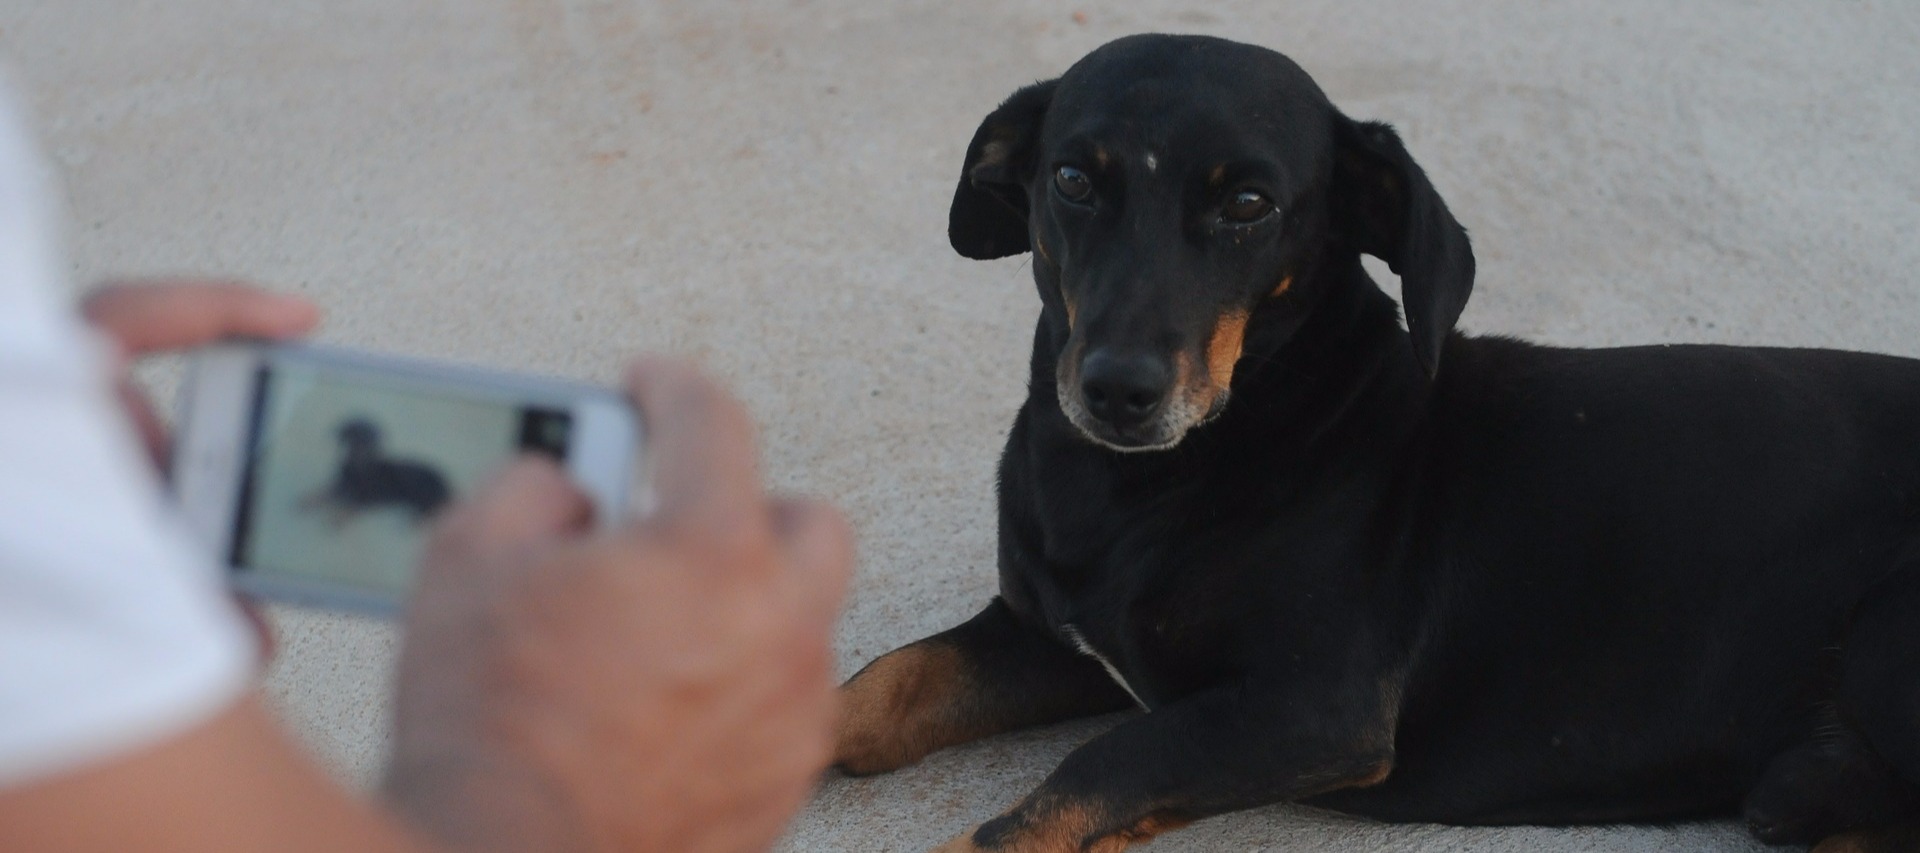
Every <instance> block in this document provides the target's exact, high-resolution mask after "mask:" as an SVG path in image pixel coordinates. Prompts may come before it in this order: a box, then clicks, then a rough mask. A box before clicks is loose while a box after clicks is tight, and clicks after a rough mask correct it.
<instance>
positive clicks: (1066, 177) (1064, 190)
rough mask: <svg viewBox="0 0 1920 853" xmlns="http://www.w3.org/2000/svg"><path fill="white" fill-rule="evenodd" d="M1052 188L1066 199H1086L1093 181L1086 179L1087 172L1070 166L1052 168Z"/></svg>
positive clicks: (1091, 191) (1091, 192)
mask: <svg viewBox="0 0 1920 853" xmlns="http://www.w3.org/2000/svg"><path fill="white" fill-rule="evenodd" d="M1053 188H1054V189H1056V190H1059V191H1060V197H1061V198H1064V199H1066V200H1067V201H1086V200H1087V196H1090V195H1092V194H1093V182H1092V181H1090V180H1087V173H1085V172H1082V171H1080V170H1079V169H1075V168H1074V167H1072V166H1061V167H1060V168H1058V169H1055V170H1053Z"/></svg>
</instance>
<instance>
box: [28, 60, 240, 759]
mask: <svg viewBox="0 0 1920 853" xmlns="http://www.w3.org/2000/svg"><path fill="white" fill-rule="evenodd" d="M3 82H4V81H0V83H3ZM18 116H19V113H18V112H17V111H16V110H15V108H14V104H13V102H12V101H11V99H10V98H9V97H8V93H7V92H6V90H5V87H4V85H0V788H5V787H8V786H13V785H19V784H23V783H29V782H33V781H36V780H39V779H44V778H46V777H48V776H51V775H54V774H59V773H63V772H66V771H70V770H74V769H78V768H80V767H83V766H85V765H87V764H89V763H93V762H97V761H102V760H106V759H109V758H112V757H114V756H116V755H118V754H121V753H123V752H126V751H128V750H132V749H137V748H139V747H142V746H146V745H149V744H153V743H157V742H159V741H162V740H164V739H166V738H168V737H170V736H173V735H177V734H180V733H183V732H185V731H186V730H187V729H189V728H191V727H193V726H194V725H196V724H198V723H201V722H204V721H205V720H207V719H209V718H211V717H212V716H213V715H214V714H215V713H217V712H219V711H221V710H223V709H225V708H226V707H228V706H230V705H231V704H232V703H233V702H235V701H236V700H237V699H238V698H239V697H240V696H241V694H242V693H243V692H244V691H245V690H246V689H247V685H248V682H249V681H250V679H251V673H252V670H253V666H254V660H255V658H256V655H257V652H256V651H255V649H254V647H253V642H252V638H251V635H250V634H249V632H248V631H247V629H246V626H245V624H244V623H243V621H242V620H241V618H240V617H239V616H238V614H237V613H236V612H235V610H234V608H233V607H232V605H231V603H230V602H229V601H228V600H227V598H226V592H225V589H224V586H223V583H222V580H221V578H220V576H219V572H218V571H217V570H216V568H215V567H214V566H213V564H212V561H211V560H210V559H209V558H207V557H204V556H202V555H201V554H200V553H199V552H198V550H197V549H196V548H195V547H194V546H193V544H192V540H191V539H190V538H189V537H188V535H187V534H186V533H185V529H184V527H183V526H182V525H181V524H180V523H179V521H178V520H177V519H176V518H175V517H173V515H172V513H171V511H170V508H169V507H168V505H167V504H166V502H165V500H164V499H163V498H162V495H161V490H160V486H159V483H158V480H157V478H156V477H155V475H154V473H153V472H152V470H151V468H150V466H149V465H148V464H147V463H146V461H145V458H144V456H143V454H142V452H141V451H140V449H139V446H138V443H137V442H136V440H135V437H134V433H133V430H132V428H131V426H130V425H129V424H128V423H127V422H126V421H125V419H124V417H123V416H122V414H121V411H120V409H119V407H118V404H117V402H116V401H115V399H114V398H113V392H112V387H111V382H110V379H109V377H108V375H107V372H106V369H107V365H106V359H105V358H104V357H103V351H104V350H105V347H104V346H103V345H102V342H99V341H96V340H95V339H93V338H91V337H90V336H89V332H88V330H87V329H86V328H85V326H83V325H82V324H81V323H80V322H79V321H78V320H77V318H76V316H75V314H74V312H73V311H72V309H71V307H70V305H69V304H68V301H67V300H68V298H67V296H66V295H65V292H64V288H62V287H61V279H60V276H61V275H62V273H63V270H62V267H61V260H60V256H59V255H60V252H59V247H58V245H57V244H56V242H55V239H54V237H55V234H54V227H53V223H52V221H53V216H52V212H51V210H50V200H51V196H50V193H49V192H48V190H49V186H50V183H51V182H50V180H49V175H48V173H47V172H46V169H45V167H44V165H43V163H42V161H41V160H40V159H39V158H38V156H37V152H36V151H35V150H34V148H33V147H32V145H31V144H30V143H29V141H28V139H27V137H26V135H25V134H24V133H23V131H22V127H21V124H20V121H19V118H18Z"/></svg>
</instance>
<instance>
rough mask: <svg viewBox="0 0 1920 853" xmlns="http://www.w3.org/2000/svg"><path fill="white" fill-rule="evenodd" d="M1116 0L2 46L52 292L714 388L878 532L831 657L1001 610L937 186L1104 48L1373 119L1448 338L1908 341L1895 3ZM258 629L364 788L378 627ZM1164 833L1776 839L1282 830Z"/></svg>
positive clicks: (828, 825) (903, 841) (987, 305)
mask: <svg viewBox="0 0 1920 853" xmlns="http://www.w3.org/2000/svg"><path fill="white" fill-rule="evenodd" d="M1126 5H1127V8H1126V10H1125V11H1120V10H1118V9H1098V8H1094V7H1092V6H1091V5H1089V6H1088V7H1086V8H1085V10H1084V13H1083V14H1081V15H1076V14H1074V12H1075V9H1074V8H1073V7H1071V6H1053V5H1050V4H1043V3H1021V2H1005V1H1003V0H982V2H973V3H967V4H955V3H942V2H924V1H920V2H895V3H884V4H882V3H857V2H849V0H811V1H810V0H792V2H778V3H776V2H728V3H702V4H695V3H690V2H689V3H672V2H652V3H648V2H610V1H608V2H600V1H599V0H520V2H462V3H451V2H428V0H334V1H333V2H290V1H289V0H277V1H276V2H265V1H264V0H262V2H253V3H244V2H238V0H226V2H222V1H221V0H171V2H165V3H162V2H134V0H61V2H58V3H53V2H45V0H0V56H4V57H6V58H7V59H8V60H10V61H11V62H12V63H13V64H14V65H15V67H16V71H17V76H18V78H19V82H20V83H21V84H23V85H24V86H26V87H27V88H28V89H30V90H31V93H32V95H33V96H34V99H35V102H36V104H37V110H38V119H39V125H40V128H41V130H42V132H43V134H44V138H45V140H46V143H47V147H48V149H49V151H50V152H51V153H52V155H53V156H54V158H55V159H56V161H57V165H58V166H59V168H60V169H61V170H62V172H63V174H64V177H65V181H66V186H67V188H68V194H67V200H68V203H69V205H70V208H71V214H72V223H73V228H72V237H73V249H74V253H75V258H76V262H75V265H74V274H75V278H76V280H77V281H81V282H85V281H90V280H94V279H97V278H100V277H103V276H108V275H112V274H116V273H135V272H137V273H151V272H170V271H211V272H220V273H230V274H238V275H244V276H248V277H252V278H255V279H258V280H260V281H264V282H270V283H273V284H275V285H278V286H281V287H285V288H288V289H292V290H298V291H301V292H304V293H307V294H309V295H311V296H313V297H314V298H316V299H318V300H319V301H320V302H321V303H323V304H324V305H325V306H327V308H328V310H329V312H330V321H329V324H328V326H327V329H326V331H325V332H324V334H323V336H322V337H323V338H325V339H327V340H330V341H335V342H339V343H346V344H353V345H359V346H368V347H377V348H381V349H386V350H393V351H398V352H406V353H413V354H419V355H427V356H437V357H444V358H455V359H463V360H469V361H475V362H481V363H486V364H493V365H501V366H508V367H515V368H525V369H533V370H540V371H547V372H552V373H558V374H565V375H569V376H577V377H590V378H601V379H605V378H610V377H612V376H614V375H615V371H616V369H617V366H618V365H619V364H620V363H621V361H622V360H623V359H624V358H625V357H626V356H627V355H628V354H630V353H633V352H636V351H639V350H670V351H675V352H680V353H685V354H688V355H691V356H694V357H696V358H698V359H700V360H702V361H703V362H705V363H706V364H707V365H708V366H709V367H710V368H711V369H713V370H714V371H716V372H718V373H719V374H721V375H723V376H725V377H728V378H729V379H730V380H731V381H732V382H733V383H734V384H735V386H736V387H737V388H738V389H739V391H740V393H741V394H743V395H744V396H745V397H746V399H747V400H748V401H749V402H750V404H751V406H752V408H753V410H754V412H755V413H756V414H757V415H758V416H759V417H760V418H761V419H762V420H763V422H764V424H765V432H764V439H765V442H766V445H767V456H768V467H769V470H770V472H771V476H772V478H773V480H774V482H775V483H777V484H778V485H779V486H780V487H782V488H786V489H791V490H795V491H803V492H811V493H816V494H822V495H828V496H831V497H832V498H834V499H835V500H837V501H838V502H840V504H841V505H843V506H844V507H845V508H846V509H847V510H848V512H849V513H850V514H851V516H852V518H853V519H854V521H855V522H856V524H857V525H858V527H859V530H860V533H861V542H862V561H861V568H860V574H859V578H858V581H857V586H856V588H855V591H854V593H853V597H852V599H851V601H850V603H849V606H848V610H847V615H846V618H845V622H844V626H843V629H842V631H841V634H840V639H839V648H840V652H841V655H842V664H843V666H844V667H845V668H846V669H847V670H848V671H851V670H852V668H854V667H855V666H857V665H858V664H860V663H861V662H864V661H866V660H868V659H869V658H871V657H873V656H874V655H876V654H878V653H880V652H883V651H885V650H887V649H889V648H892V647H893V646H895V645H898V644H900V643H902V642H905V641H909V640H912V639H915V638H918V637H920V636H923V635H925V634H927V633H929V632H932V631H934V630H937V629H940V628H943V627H946V626H948V625H950V624H952V623H954V622H956V621H958V620H960V619H961V618H963V617H965V616H967V615H969V614H971V613H972V612H973V611H974V610H975V609H976V608H977V607H978V606H979V605H981V604H982V603H983V602H984V601H985V600H986V599H987V597H988V596H989V595H991V593H992V590H993V572H992V555H993V545H992V543H993V522H992V485H991V484H992V471H993V462H994V459H995V458H996V454H997V452H998V450H999V446H1000V442H1001V439H1002V436H1003V430H1004V429H1005V428H1006V426H1007V424H1008V423H1009V419H1010V417H1011V413H1012V411H1013V409H1014V406H1015V405H1016V404H1017V403H1018V401H1019V400H1020V398H1021V396H1022V385H1023V381H1024V362H1025V358H1026V352H1025V347H1026V344H1027V341H1028V334H1029V330H1030V325H1029V324H1030V323H1031V322H1032V317H1033V315H1034V313H1035V310H1036V306H1037V301H1036V299H1035V297H1034V295H1033V292H1032V289H1031V285H1030V284H1029V283H1028V281H1027V279H1026V274H1025V272H1024V268H1023V263H1024V262H1023V260H1021V259H1008V260H1004V261H999V262H994V263H987V264H974V263H970V262H966V261H963V260H961V259H959V258H957V257H955V256H954V255H953V254H952V252H951V251H950V250H949V249H948V248H947V246H946V240H945V236H944V230H945V212H946V205H947V201H948V198H949V194H950V192H951V190H952V181H953V179H954V176H955V175H956V174H957V172H958V168H959V162H960V156H961V153H962V150H963V148H964V145H965V143H966V141H967V139H968V137H969V135H970V134H971V132H972V131H973V128H974V126H975V124H976V123H977V122H978V121H979V119H980V118H981V117H982V116H983V115H984V114H985V112H986V111H987V110H988V109H990V108H991V107H992V106H993V105H994V104H995V103H996V102H997V101H998V100H999V99H1000V98H1001V97H1003V96H1004V95H1006V94H1007V93H1008V92H1010V91H1011V90H1012V89H1014V88H1015V87H1016V86H1018V85H1021V84H1023V83H1026V82H1030V81H1032V80H1035V79H1038V78H1042V77H1047V76H1051V75H1054V74H1056V73H1058V72H1059V71H1060V70H1061V69H1063V68H1064V67H1065V66H1066V65H1067V64H1069V63H1070V62H1071V61H1072V60H1074V59H1075V58H1077V57H1078V56H1080V55H1081V54H1082V53H1084V52H1085V51H1087V50H1088V49H1090V48H1092V47H1094V46H1095V45H1098V44H1100V43H1101V42H1103V41H1106V40H1107V39H1109V38H1112V37H1114V36H1118V35H1121V34H1125V33H1132V32H1138V31H1146V30H1169V31H1197V32H1209V33H1217V34H1223V35H1229V36H1233V37H1237V38H1240V39H1243V40H1250V41H1256V42H1259V43H1262V44H1266V45H1269V46H1272V47H1275V48H1278V49H1280V50H1282V51H1285V52H1287V53H1289V54H1290V55H1292V56H1293V57H1294V58H1296V59H1297V60H1299V61H1300V63H1301V64H1302V65H1304V66H1305V67H1306V68H1307V69H1308V70H1309V71H1310V72H1312V73H1313V74H1314V75H1315V76H1316V77H1317V78H1318V79H1319V80H1320V82H1321V83H1322V85H1323V86H1324V87H1325V88H1326V89H1327V91H1328V92H1329V93H1330V94H1331V95H1332V96H1333V97H1334V99H1335V100H1336V102H1337V103H1339V104H1340V105H1341V106H1342V107H1343V108H1344V109H1345V110H1346V111H1347V112H1348V113H1350V114H1352V115H1355V116H1359V117H1370V118H1382V119H1386V120H1389V121H1392V122H1394V123H1395V124H1397V125H1398V126H1399V127H1400V128H1401V130H1402V132H1403V134H1404V135H1405V136H1406V137H1407V139H1408V141H1409V144H1410V146H1411V148H1412V150H1413V151H1414V153H1415V155H1416V156H1417V157H1418V159H1419V160H1420V162H1421V163H1423V164H1424V165H1425V167H1426V169H1427V171H1428V173H1429V174H1430V175H1431V176H1432V177H1433V179H1434V182H1435V184H1436V185H1437V186H1438V187H1439V188H1440V190H1441V192H1442V193H1443V194H1444V195H1445V196H1446V198H1447V200H1448V202H1449V203H1450V205H1451V206H1452V208H1453V210H1454V211H1455V212H1456V214H1457V215H1458V216H1459V218H1460V219H1461V221H1463V222H1464V223H1466V224H1467V226H1468V227H1469V228H1471V229H1472V230H1473V232H1474V243H1475V247H1476V248H1477V249H1478V251H1479V257H1480V276H1479V286H1478V288H1477V290H1476V295H1475V300H1474V303H1473V305H1472V306H1471V307H1470V308H1469V310H1468V311H1467V314H1466V317H1465V320H1464V323H1465V325H1466V326H1467V327H1468V328H1469V329H1472V330H1477V331H1483V332H1499V333H1503V334H1515V335H1522V336H1527V337H1532V338H1536V339H1540V340H1545V341H1550V342H1554V343H1560V344H1577V345H1602V344H1616V343H1629V342H1633V343H1639V342H1654V341H1724V342H1744V343H1775V344H1781V343H1784V344H1796V345H1829V346H1842V347H1850V348H1858V349H1871V350H1880V351H1886V352H1895V353H1902V354H1906V355H1920V280H1916V273H1915V272H1914V270H1915V269H1916V268H1920V242H1917V241H1916V240H1915V239H1914V235H1915V234H1916V233H1920V87H1916V86H1915V82H1916V81H1920V51H1916V50H1915V49H1914V46H1915V45H1916V44H1920V6H1916V5H1914V4H1909V3H1901V2H1897V0H1877V2H1846V3H1783V2H1755V0H1711V2H1709V0H1698V2H1690V3H1687V4H1674V3H1667V2H1657V0H1621V1H1620V2H1605V3H1600V2H1594V3H1584V4H1542V3H1538V2H1533V0H1454V2H1430V3H1420V4H1412V3H1405V4H1390V3H1373V2H1351V0H1290V2H1286V3H1273V2H1263V0H1236V1H1235V2H1218V3H1203V2H1200V0H1183V2H1172V1H1171V0H1151V2H1139V3H1131V4H1126ZM161 378H162V381H163V382H164V379H165V374H164V371H163V372H162V374H161ZM280 625H281V628H282V631H283V636H284V643H285V644H284V650H283V652H282V655H281V657H280V660H279V662H278V663H277V664H276V666H275V669H274V671H273V673H272V675H271V678H270V686H271V689H272V692H273V695H274V696H275V697H276V698H277V699H278V701H279V703H280V705H281V708H282V709H283V711H284V713H285V715H286V717H287V720H288V721H289V723H290V724H291V725H292V726H293V727H294V728H295V729H296V730H298V731H299V732H300V734H301V735H302V736H303V737H304V738H305V739H306V740H307V742H308V743H310V744H311V745H312V747H313V748H314V749H315V750H316V751H317V752H318V753H319V754H320V755H321V756H322V757H323V758H324V759H325V760H326V761H327V762H328V763H329V764H330V765H331V766H333V767H335V768H337V769H338V771H339V772H340V773H341V774H342V775H343V776H345V777H346V778H349V779H353V780H360V781H364V780H366V779H369V778H371V777H372V775H373V774H374V773H375V772H376V770H377V767H378V765H379V762H380V761H381V757H382V754H383V748H384V741H385V734H384V728H383V720H384V715H385V713H386V703H385V699H384V697H385V695H386V693H387V689H388V664H389V662H390V660H391V659H392V656H393V650H394V644H395V638H394V636H393V634H392V633H391V632H390V631H389V630H388V629H387V628H386V627H384V626H381V625H376V624H368V623H363V622H357V621H352V620H346V619H337V618H328V617H324V616H313V615H303V614H284V615H283V618H282V619H281V622H280ZM1101 725H1102V724H1101V723H1100V722H1093V723H1087V724H1078V725H1070V726H1065V727H1060V728H1055V729H1050V730H1044V731H1036V732H1030V733H1025V734H1019V735H1014V736H1009V737H1003V738H998V739H995V740H991V741H989V742H986V743H982V744H978V745H974V746H970V747H965V748H961V749H956V750H953V751H950V752H948V753H944V754H941V755H939V756H936V757H934V758H933V759H931V760H929V761H927V762H926V763H924V764H922V765H920V766H918V767H915V768H913V769H910V770H907V771H904V772H901V773H897V774H894V775H891V776H886V777H882V778H877V779H871V780H863V781H847V780H837V779H836V780H830V781H828V782H827V783H826V784H825V786H824V787H823V789H822V790H821V792H820V794H819V796H818V797H817V798H816V799H815V801H814V803H813V804H812V806H811V807H810V808H809V809H808V810H807V811H806V813H805V814H803V815H802V816H801V817H800V818H799V819H798V821H797V822H796V823H795V825H794V829H793V833H792V836H791V838H790V839H789V840H788V841H787V842H786V844H785V847H784V848H783V849H788V850H823V851H824V850H861V851H893V850H899V851H915V850H921V849H925V848H927V847H928V846H931V845H932V844H934V843H937V842H939V841H943V840H945V839H947V838H949V837H951V836H953V835H954V834H956V833H959V832H961V831H962V830H964V829H966V828H967V827H969V826H971V825H972V824H974V823H976V822H978V821H980V820H982V819H985V818H987V817H990V816H992V815H993V814H994V813H996V812H997V811H998V810H999V809H1001V808H1002V807H1003V806H1005V805H1006V804H1008V803H1009V802H1011V801H1012V800H1013V799H1014V798H1016V797H1017V796H1018V795H1019V794H1020V793H1022V792H1023V791H1025V790H1026V789H1027V788H1028V787H1029V786H1031V785H1033V784H1035V783H1037V782H1038V781H1039V779H1040V778H1041V777H1042V776H1043V775H1044V774H1045V773H1046V771H1047V770H1048V769H1049V768H1050V767H1051V766H1052V764H1053V763H1054V762H1055V761H1057V760H1058V759H1059V758H1060V756H1062V755H1063V754H1064V753H1065V752H1066V751H1067V750H1068V749H1070V748H1071V747H1072V746H1073V745H1074V744H1075V743H1078V742H1079V741H1081V740H1084V739H1085V738H1087V737H1088V736H1090V735H1091V734H1092V733H1094V732H1095V731H1097V730H1098V729H1099V727H1100V726H1101ZM1150 849H1152V850H1159V851H1175V850H1209V851H1210V850H1270V851H1360V850H1407V851H1413V850H1419V851H1434V850H1447V851H1522V850H1525V851H1538V850H1554V851H1573V850H1653V849H1660V850H1716V851H1740V850H1754V849H1759V848H1757V847H1756V846H1755V845H1753V844H1752V843H1751V842H1748V841H1747V840H1746V839H1745V838H1744V836H1743V835H1742V834H1740V832H1739V831H1738V830H1736V829H1735V828H1733V827H1731V826H1730V825H1723V824H1705V825H1689V826H1681V827H1672V828H1607V829H1571V830H1544V829H1509V830H1464V829H1451V828H1444V827H1425V826H1411V827H1407V826H1398V827H1396V826H1381V825H1374V824H1369V823H1364V822H1359V821H1354V820H1350V819H1346V818H1342V817H1338V816H1333V815H1328V814H1325V813H1320V812H1314V811H1311V810H1305V809H1298V808H1290V807H1278V808H1270V809H1265V810H1261V811H1257V812H1252V813H1247V814H1239V815H1233V816H1229V817H1225V818H1220V819H1217V820H1211V821H1206V822H1204V823H1202V824H1200V825H1199V826H1196V827H1194V828H1192V829H1189V830H1187V831H1184V832H1180V833H1177V834H1174V835H1172V836H1168V837H1166V838H1165V839H1163V840H1161V841H1159V842H1157V843H1155V844H1154V845H1152V846H1151V848H1150Z"/></svg>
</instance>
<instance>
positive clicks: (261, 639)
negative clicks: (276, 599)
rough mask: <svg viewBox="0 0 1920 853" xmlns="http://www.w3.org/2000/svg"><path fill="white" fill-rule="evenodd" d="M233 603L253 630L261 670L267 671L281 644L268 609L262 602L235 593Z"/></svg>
mask: <svg viewBox="0 0 1920 853" xmlns="http://www.w3.org/2000/svg"><path fill="white" fill-rule="evenodd" d="M233 603H234V604H235V605H236V606H238V607H239V608H240V615H241V616H242V617H243V618H245V619H246V621H247V626H248V627H249V628H252V629H253V639H254V642H255V643H257V644H258V645H259V647H260V668H261V669H263V670H264V669H266V667H267V664H269V663H271V662H273V655H274V653H275V652H277V651H279V650H280V649H279V643H278V642H277V641H275V639H274V636H273V622H272V620H270V619H268V618H267V609H266V608H265V607H263V606H261V604H260V602H258V601H254V600H253V599H251V598H248V597H247V596H245V595H242V594H239V593H234V596H233Z"/></svg>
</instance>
